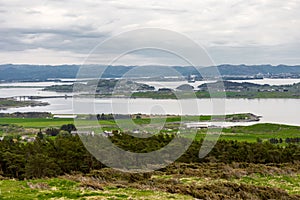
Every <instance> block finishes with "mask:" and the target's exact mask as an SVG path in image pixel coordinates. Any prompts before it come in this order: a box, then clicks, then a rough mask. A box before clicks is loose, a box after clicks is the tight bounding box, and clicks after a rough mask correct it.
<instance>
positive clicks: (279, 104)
mask: <svg viewBox="0 0 300 200" xmlns="http://www.w3.org/2000/svg"><path fill="white" fill-rule="evenodd" d="M276 80H277V81H279V79H276ZM287 80H289V79H287ZM272 81H274V80H273V79H272ZM284 81H286V79H284V80H283V81H282V82H283V83H287V82H284ZM289 81H290V82H288V83H289V84H292V83H297V82H299V79H294V80H293V81H292V80H291V79H290V80H289ZM247 82H249V81H247ZM147 83H148V84H149V85H151V82H147ZM18 84H20V83H18ZM49 84H50V85H51V84H56V83H49ZM166 84H168V83H166V82H159V83H157V82H156V85H155V86H158V85H163V86H166ZM170 84H172V85H173V87H175V86H176V84H178V85H181V84H182V82H172V83H170ZM170 84H169V86H170ZM196 84H197V85H199V82H197V83H196ZM262 84H268V83H267V80H266V82H265V83H262ZM37 85H40V86H41V83H32V84H31V85H30V86H37ZM152 85H153V84H152ZM0 86H1V84H0ZM19 86H24V85H22V84H21V85H19ZM43 86H44V85H43ZM176 87H177V86H176ZM176 87H175V88H176ZM0 95H1V97H13V96H29V95H32V96H64V93H56V92H47V91H42V87H41V88H2V89H0ZM40 100H41V101H44V102H48V103H50V105H48V106H43V107H23V108H11V109H7V110H2V111H1V112H6V113H12V112H33V111H36V112H52V113H54V114H73V100H72V98H67V99H65V98H49V99H48V98H44V99H40ZM195 101H196V106H197V108H195V107H194V106H192V107H188V106H184V107H182V105H183V104H184V105H195ZM91 104H92V106H91ZM181 104H182V105H181ZM79 105H80V106H79V108H78V107H77V109H76V111H77V112H76V113H77V114H94V113H119V114H136V113H145V114H150V113H151V114H177V115H182V114H183V115H209V114H224V113H215V112H213V103H212V100H211V99H197V100H194V99H185V100H180V101H177V100H172V99H164V100H157V99H125V98H118V99H110V98H108V99H92V98H82V99H80V103H79ZM225 105H226V106H225V113H226V114H233V113H248V112H249V113H253V114H255V115H259V116H262V118H261V121H260V123H266V122H268V123H280V124H289V125H299V126H300V120H299V117H298V114H299V108H300V99H226V100H225ZM247 124H248V123H247ZM250 124H252V123H249V125H250Z"/></svg>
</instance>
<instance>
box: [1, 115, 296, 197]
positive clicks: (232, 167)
mask: <svg viewBox="0 0 300 200" xmlns="http://www.w3.org/2000/svg"><path fill="white" fill-rule="evenodd" d="M80 117H82V118H85V119H86V118H88V117H89V116H80ZM111 117H112V116H110V115H99V116H97V118H98V122H99V123H100V124H101V125H105V127H106V128H107V129H109V130H116V129H115V126H116V121H115V120H113V119H111ZM118 117H119V118H121V119H120V120H123V121H124V122H127V121H129V119H123V116H118ZM164 117H166V118H165V119H164V120H166V126H167V128H168V129H169V128H171V127H173V128H174V131H167V130H163V131H161V132H160V133H156V134H153V135H151V137H148V138H137V137H133V136H131V135H129V134H127V132H122V131H120V130H119V131H118V132H117V134H115V135H112V136H110V137H108V138H109V139H110V140H111V141H112V142H113V143H114V144H115V145H117V146H118V147H120V148H122V149H124V150H127V151H131V152H139V153H142V152H143V153H145V152H152V151H155V150H158V149H160V148H162V147H164V146H166V145H167V144H169V143H170V141H171V140H173V139H174V138H175V137H180V138H182V140H183V141H186V142H187V143H188V141H189V138H190V137H191V136H190V135H189V134H180V135H177V134H175V132H176V131H175V130H176V126H175V125H174V124H176V123H177V122H178V121H180V120H182V118H181V117H180V116H164ZM219 117H223V118H225V119H226V120H229V121H231V120H241V119H248V117H249V115H247V114H238V115H228V116H219ZM132 118H133V121H134V122H135V123H136V124H139V125H143V126H147V125H148V124H149V123H150V118H148V117H147V116H144V115H136V116H132ZM215 118H218V116H215ZM183 119H184V120H188V121H193V120H195V121H199V120H200V121H209V120H212V118H211V117H210V116H185V117H183ZM130 120H131V119H130ZM160 120H161V118H157V121H155V120H154V121H151V123H154V124H155V123H156V122H159V121H160ZM72 121H73V120H72V119H52V118H49V117H45V118H30V119H29V118H25V119H23V118H16V117H14V118H12V117H11V116H8V117H3V118H1V122H0V133H1V131H2V133H4V132H5V133H6V136H5V137H4V138H3V140H2V141H0V190H1V193H0V199H12V200H14V199H195V198H197V199H228V200H229V199H278V198H280V199H299V198H300V145H299V143H292V142H289V143H286V142H285V140H283V141H284V142H283V143H284V145H283V144H272V143H270V139H272V138H273V139H274V138H278V139H279V138H282V139H284V138H296V137H300V128H299V127H296V126H286V125H276V124H257V125H253V126H248V127H244V126H240V127H238V126H237V127H230V128H226V129H223V135H221V137H220V140H219V141H218V142H217V144H216V145H215V146H214V148H213V149H212V151H211V152H210V153H209V154H208V155H207V156H206V157H204V158H202V159H200V158H199V157H198V154H199V150H200V147H201V146H202V145H203V138H204V136H205V133H206V131H207V130H205V129H201V130H198V133H197V135H196V138H195V140H194V141H193V142H192V144H191V146H190V147H189V148H188V150H187V151H186V152H185V153H184V154H183V155H182V156H181V157H180V158H179V159H177V160H176V162H175V163H173V164H170V165H169V166H167V167H164V168H162V169H160V170H158V171H154V172H148V173H134V174H132V173H125V172H120V171H116V170H113V169H110V168H108V167H107V166H105V165H104V164H103V163H101V162H99V161H98V160H96V159H95V158H94V157H93V155H91V154H90V153H89V152H88V151H87V150H86V148H85V147H84V145H83V143H82V140H81V139H80V137H79V136H78V135H76V134H71V131H73V130H76V127H75V126H74V125H73V124H72ZM86 122H88V120H83V121H82V123H86ZM86 125H87V126H89V124H88V123H87V124H86ZM9 131H11V132H9ZM7 133H9V134H8V135H7ZM22 134H31V135H32V136H33V137H34V138H35V139H34V140H33V141H31V142H25V141H23V140H21V139H20V135H22ZM89 137H92V138H91V139H92V140H94V141H101V140H102V139H103V136H102V135H94V136H89ZM184 143H185V142H183V143H178V144H177V143H176V144H175V145H176V147H178V148H182V146H181V145H183V144H184ZM206 145H210V144H209V143H207V144H206ZM101 148H102V150H106V149H105V147H101ZM108 152H109V150H108ZM113 153H114V152H111V153H108V155H107V156H106V158H103V159H101V160H102V161H109V160H110V159H115V157H114V155H113ZM166 157H168V156H166ZM152 160H153V162H154V161H155V158H153V159H152ZM122 162H123V161H121V160H120V161H119V164H120V167H122V166H126V164H125V163H122ZM126 162H130V163H132V164H133V165H131V166H130V167H131V168H134V167H135V166H134V163H136V164H137V163H140V161H139V160H135V159H131V158H128V159H126ZM150 164H152V163H151V159H150ZM145 167H147V166H146V165H145Z"/></svg>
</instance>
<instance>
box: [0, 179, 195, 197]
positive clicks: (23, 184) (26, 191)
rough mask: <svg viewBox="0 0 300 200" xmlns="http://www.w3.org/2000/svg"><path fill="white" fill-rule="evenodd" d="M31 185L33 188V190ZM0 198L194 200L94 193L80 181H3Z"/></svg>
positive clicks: (124, 191) (114, 190) (128, 191)
mask: <svg viewBox="0 0 300 200" xmlns="http://www.w3.org/2000/svg"><path fill="white" fill-rule="evenodd" d="M30 185H31V187H30ZM0 199H5V200H19V199H20V200H32V199H38V200H43V199H82V200H83V199H103V200H104V199H111V200H121V199H143V200H144V199H145V200H146V199H149V200H154V199H182V200H185V199H186V200H189V199H194V198H192V197H190V196H185V195H180V194H170V193H166V192H161V191H151V190H139V189H134V188H118V187H116V186H113V185H112V186H109V187H103V188H102V189H99V190H95V189H91V188H90V189H89V188H87V187H84V186H82V185H81V184H80V183H79V182H75V181H70V180H67V179H64V178H51V179H38V180H30V181H16V180H1V181H0Z"/></svg>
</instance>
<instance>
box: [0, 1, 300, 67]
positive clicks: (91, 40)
mask: <svg viewBox="0 0 300 200" xmlns="http://www.w3.org/2000/svg"><path fill="white" fill-rule="evenodd" d="M299 10H300V1H299V0H286V1H282V0H223V1H220V0H201V1H195V0H185V1H182V0H164V1H162V0H160V1H151V0H118V1H115V0H44V1H43V0H27V1H24V0H7V1H6V0H0V34H1V36H0V60H1V62H0V63H2V64H4V63H23V64H24V63H27V64H73V63H75V64H80V63H82V62H84V60H85V58H86V57H87V55H88V54H89V52H90V51H91V50H92V49H93V48H94V47H95V46H96V45H97V44H99V43H101V42H102V41H104V40H105V39H108V38H110V37H112V36H114V35H116V34H120V33H122V32H124V31H130V30H135V29H138V28H145V27H148V28H149V27H150V28H164V29H168V30H172V31H176V32H178V33H180V34H184V35H185V36H187V37H189V38H190V39H192V40H194V41H195V42H197V43H198V44H199V45H201V46H203V47H204V48H205V49H206V50H207V52H208V54H209V55H210V56H211V58H212V60H213V61H214V62H215V63H216V64H223V63H230V64H242V63H244V64H263V63H264V64H274V65H277V64H291V65H294V64H300V12H299ZM128 43H130V41H128ZM115 48H118V47H117V46H115ZM150 57H151V58H150ZM162 57H163V56H161V55H160V56H157V54H153V53H149V52H147V51H145V52H143V51H141V52H139V53H136V54H134V53H133V54H131V55H127V56H125V57H124V58H123V59H121V60H120V61H119V63H118V64H128V65H129V64H146V65H147V64H170V65H176V64H182V63H180V62H179V61H178V59H171V58H168V59H162ZM166 60H167V61H166Z"/></svg>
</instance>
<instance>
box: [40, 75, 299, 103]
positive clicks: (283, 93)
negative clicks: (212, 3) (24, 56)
mask: <svg viewBox="0 0 300 200" xmlns="http://www.w3.org/2000/svg"><path fill="white" fill-rule="evenodd" d="M75 85H76V89H75V90H76V92H78V93H82V94H81V95H82V96H83V97H87V96H90V95H91V94H84V91H91V92H92V93H93V97H97V98H107V97H130V98H152V99H185V98H186V99H188V98H225V97H226V98H249V99H253V98H297V99H298V98H300V83H297V84H296V83H295V84H292V85H279V86H278V85H268V84H265V85H259V84H254V83H247V82H243V83H237V82H231V81H217V82H214V83H207V84H202V85H199V86H198V87H197V88H194V87H192V86H190V85H188V84H183V85H180V86H178V87H177V88H176V90H174V89H170V88H160V89H158V90H154V87H153V86H150V85H147V84H141V83H136V82H134V81H128V80H121V81H117V80H100V81H99V82H96V81H89V82H87V84H83V83H76V84H75ZM73 86H74V85H73V84H72V85H53V86H48V87H45V88H44V90H45V91H55V92H61V93H70V92H73Z"/></svg>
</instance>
